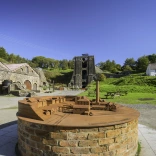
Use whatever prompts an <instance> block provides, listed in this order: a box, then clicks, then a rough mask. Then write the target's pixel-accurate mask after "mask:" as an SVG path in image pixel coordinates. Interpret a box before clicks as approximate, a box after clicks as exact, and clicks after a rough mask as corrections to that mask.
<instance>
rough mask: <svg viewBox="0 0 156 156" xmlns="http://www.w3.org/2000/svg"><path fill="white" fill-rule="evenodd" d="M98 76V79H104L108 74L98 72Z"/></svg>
mask: <svg viewBox="0 0 156 156" xmlns="http://www.w3.org/2000/svg"><path fill="white" fill-rule="evenodd" d="M96 77H97V80H98V81H104V80H105V79H106V76H105V75H104V74H101V73H98V74H96Z"/></svg>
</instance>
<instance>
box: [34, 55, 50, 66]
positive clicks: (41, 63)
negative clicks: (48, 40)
mask: <svg viewBox="0 0 156 156" xmlns="http://www.w3.org/2000/svg"><path fill="white" fill-rule="evenodd" d="M32 62H33V63H35V64H36V66H37V67H40V68H44V67H46V65H47V62H46V58H45V57H43V56H36V57H34V58H33V59H32Z"/></svg>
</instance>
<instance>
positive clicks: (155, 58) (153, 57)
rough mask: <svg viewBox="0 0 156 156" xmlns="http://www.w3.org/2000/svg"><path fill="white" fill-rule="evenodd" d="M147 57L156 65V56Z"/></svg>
mask: <svg viewBox="0 0 156 156" xmlns="http://www.w3.org/2000/svg"><path fill="white" fill-rule="evenodd" d="M147 57H148V59H149V62H150V63H156V54H152V55H148V56H147Z"/></svg>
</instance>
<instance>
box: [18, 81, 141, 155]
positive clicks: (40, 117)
mask: <svg viewBox="0 0 156 156" xmlns="http://www.w3.org/2000/svg"><path fill="white" fill-rule="evenodd" d="M96 91H97V92H96V99H95V100H89V99H88V98H87V97H78V96H44V97H32V98H25V99H24V100H21V101H19V102H18V113H17V117H18V150H19V153H20V155H22V156H29V155H33V156H34V155H35V156H43V155H47V156H55V155H56V156H80V155H82V156H102V155H108V156H135V154H136V151H137V147H138V117H139V112H138V111H136V110H134V109H132V108H128V107H124V106H122V105H119V104H115V103H108V102H105V101H104V100H101V99H100V98H99V93H98V82H97V90H96Z"/></svg>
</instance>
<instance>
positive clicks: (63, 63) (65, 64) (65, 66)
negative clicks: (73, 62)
mask: <svg viewBox="0 0 156 156" xmlns="http://www.w3.org/2000/svg"><path fill="white" fill-rule="evenodd" d="M60 68H61V69H62V70H66V69H68V60H66V59H63V60H61V61H60Z"/></svg>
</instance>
